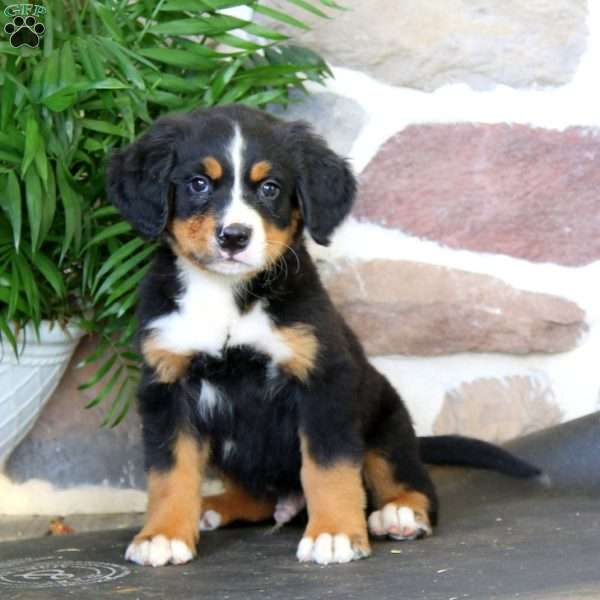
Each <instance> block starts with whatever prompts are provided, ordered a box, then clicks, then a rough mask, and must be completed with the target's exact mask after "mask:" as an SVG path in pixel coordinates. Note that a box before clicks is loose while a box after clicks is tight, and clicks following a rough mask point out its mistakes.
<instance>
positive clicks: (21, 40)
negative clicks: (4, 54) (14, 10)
mask: <svg viewBox="0 0 600 600" xmlns="http://www.w3.org/2000/svg"><path fill="white" fill-rule="evenodd" d="M45 31H46V28H45V27H44V25H43V23H40V22H39V21H38V20H37V19H36V18H35V17H32V16H31V15H29V16H28V17H26V18H25V19H24V18H23V17H15V18H14V19H13V20H12V21H10V22H9V23H7V24H6V25H5V26H4V32H5V33H7V34H8V35H10V45H11V46H12V47H13V48H20V47H21V46H29V47H30V48H37V47H38V45H39V43H40V38H41V37H42V36H43V35H44V32H45Z"/></svg>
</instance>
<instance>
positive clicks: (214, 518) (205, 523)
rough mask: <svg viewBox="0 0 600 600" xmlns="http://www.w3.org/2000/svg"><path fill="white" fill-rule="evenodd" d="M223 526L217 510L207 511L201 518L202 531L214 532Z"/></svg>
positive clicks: (200, 526)
mask: <svg viewBox="0 0 600 600" xmlns="http://www.w3.org/2000/svg"><path fill="white" fill-rule="evenodd" d="M220 524H221V515H220V514H219V513H218V512H217V511H216V510H206V511H204V512H203V513H202V517H200V522H199V523H198V529H199V530H200V531H212V530H213V529H217V527H219V525H220Z"/></svg>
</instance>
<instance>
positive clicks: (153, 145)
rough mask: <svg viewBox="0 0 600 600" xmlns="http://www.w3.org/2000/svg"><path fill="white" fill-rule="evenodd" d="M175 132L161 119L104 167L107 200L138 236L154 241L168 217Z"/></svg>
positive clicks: (170, 124)
mask: <svg viewBox="0 0 600 600" xmlns="http://www.w3.org/2000/svg"><path fill="white" fill-rule="evenodd" d="M177 132H178V128H177V127H176V126H175V123H171V122H170V121H169V120H166V119H163V120H162V121H157V122H156V124H155V125H154V126H153V127H152V128H151V129H150V130H149V131H148V132H147V133H145V134H144V135H143V136H142V137H140V138H139V139H138V140H137V141H135V142H134V143H133V144H131V145H129V146H127V147H126V148H124V149H122V150H119V151H117V152H115V153H114V154H113V155H112V156H111V158H110V160H109V163H108V168H107V178H106V190H107V194H108V199H109V200H110V201H111V202H112V203H113V204H114V205H115V206H116V207H117V209H118V210H119V212H120V213H121V214H122V215H123V217H124V218H125V219H126V220H127V221H129V223H131V225H132V226H133V227H134V228H135V229H136V230H137V231H138V232H139V233H141V234H142V235H144V236H146V237H149V238H157V237H159V236H160V234H161V233H162V231H163V230H164V228H165V227H166V225H167V220H168V217H169V193H170V181H169V175H170V173H171V169H172V168H173V164H174V160H175V156H174V154H175V152H174V146H175V140H176V139H177Z"/></svg>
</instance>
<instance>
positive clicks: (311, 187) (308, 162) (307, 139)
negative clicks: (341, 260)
mask: <svg viewBox="0 0 600 600" xmlns="http://www.w3.org/2000/svg"><path fill="white" fill-rule="evenodd" d="M291 134H292V138H291V140H292V144H293V146H294V148H295V151H294V162H295V168H296V189H297V193H298V201H299V203H300V210H301V211H302V216H303V218H304V222H305V224H306V226H307V227H308V231H309V232H310V235H311V236H312V238H313V239H314V240H315V242H317V243H318V244H322V245H324V246H327V245H328V244H329V241H330V240H329V237H330V236H331V234H332V233H333V230H334V229H335V228H336V227H337V226H338V225H339V224H340V223H341V222H342V221H343V219H344V217H346V215H347V214H348V213H349V212H350V209H351V208H352V203H353V202H354V196H355V194H356V179H355V178H354V175H353V174H352V171H351V169H350V167H349V165H348V163H347V161H346V160H344V159H343V158H341V157H340V156H338V155H337V154H336V153H335V152H333V150H330V149H329V148H328V147H327V144H326V143H325V140H323V139H322V138H321V137H320V136H318V135H315V134H314V133H313V132H312V131H311V130H310V128H309V127H308V125H306V124H305V123H294V124H292V132H291Z"/></svg>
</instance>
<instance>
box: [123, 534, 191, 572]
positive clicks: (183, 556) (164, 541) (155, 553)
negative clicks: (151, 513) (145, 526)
mask: <svg viewBox="0 0 600 600" xmlns="http://www.w3.org/2000/svg"><path fill="white" fill-rule="evenodd" d="M125 558H126V559H127V560H130V561H131V562H134V563H137V564H138V565H151V566H153V567H162V566H163V565H166V564H167V563H171V564H173V565H182V564H183V563H186V562H189V561H190V560H192V558H194V553H193V552H192V550H191V549H190V548H189V547H188V545H187V544H186V543H185V542H182V541H181V540H177V539H172V540H170V539H169V538H167V537H166V536H164V535H156V536H154V537H153V538H152V539H151V540H144V541H142V542H131V544H129V546H128V548H127V550H126V552H125Z"/></svg>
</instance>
